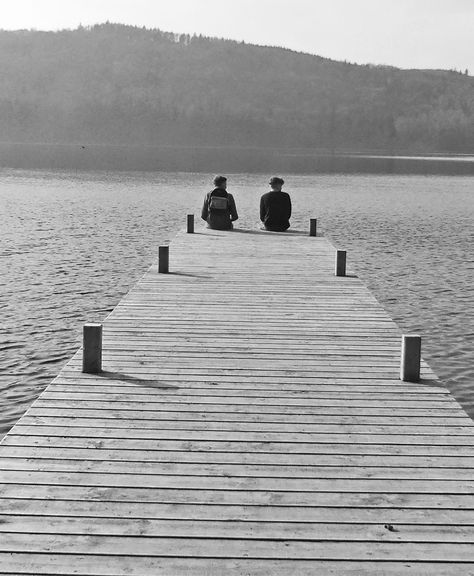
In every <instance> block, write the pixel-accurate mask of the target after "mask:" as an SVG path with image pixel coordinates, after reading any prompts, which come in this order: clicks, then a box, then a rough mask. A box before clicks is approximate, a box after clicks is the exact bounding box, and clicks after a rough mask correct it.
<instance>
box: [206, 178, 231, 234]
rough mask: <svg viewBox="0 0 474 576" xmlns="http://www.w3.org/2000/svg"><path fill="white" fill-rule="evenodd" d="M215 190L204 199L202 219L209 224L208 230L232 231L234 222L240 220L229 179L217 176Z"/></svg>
mask: <svg viewBox="0 0 474 576" xmlns="http://www.w3.org/2000/svg"><path fill="white" fill-rule="evenodd" d="M214 186H215V188H214V190H212V191H211V192H208V193H207V194H206V196H205V198H204V204H203V206H202V212H201V218H202V219H203V220H205V221H206V222H207V227H208V228H213V229H214V230H232V228H233V226H232V222H234V221H235V220H237V219H238V217H239V216H238V214H237V208H236V207H235V201H234V197H233V196H232V194H229V193H228V192H227V190H226V188H227V178H226V177H225V176H216V177H215V178H214Z"/></svg>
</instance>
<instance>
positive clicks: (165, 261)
mask: <svg viewBox="0 0 474 576" xmlns="http://www.w3.org/2000/svg"><path fill="white" fill-rule="evenodd" d="M169 267H170V247H169V246H160V247H159V248H158V272H160V273H161V274H168V272H169Z"/></svg>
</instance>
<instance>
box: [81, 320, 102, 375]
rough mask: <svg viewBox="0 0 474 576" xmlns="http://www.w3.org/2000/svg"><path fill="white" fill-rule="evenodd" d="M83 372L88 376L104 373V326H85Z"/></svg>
mask: <svg viewBox="0 0 474 576" xmlns="http://www.w3.org/2000/svg"><path fill="white" fill-rule="evenodd" d="M82 371H83V372H86V373H87V374H98V373H99V372H102V324H84V330H83V334H82Z"/></svg>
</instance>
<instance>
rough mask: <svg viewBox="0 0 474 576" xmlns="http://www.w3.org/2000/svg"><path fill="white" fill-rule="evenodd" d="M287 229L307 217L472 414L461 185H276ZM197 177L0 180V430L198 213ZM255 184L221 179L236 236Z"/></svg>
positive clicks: (431, 180)
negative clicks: (85, 327)
mask: <svg viewBox="0 0 474 576" xmlns="http://www.w3.org/2000/svg"><path fill="white" fill-rule="evenodd" d="M285 178H286V185H285V189H286V190H287V191H288V192H290V193H291V195H292V200H293V205H294V216H293V218H292V225H293V227H304V228H305V229H306V228H307V225H308V220H309V218H310V217H317V218H318V229H319V230H320V231H322V232H323V233H324V234H325V235H326V236H328V237H329V238H330V239H331V241H332V242H333V243H334V244H335V245H336V246H337V247H338V248H340V249H346V250H347V251H348V259H349V265H350V266H351V267H352V268H353V269H354V270H355V271H356V272H357V274H358V275H359V276H360V277H361V278H362V279H363V280H364V281H365V283H366V284H367V285H368V286H369V287H370V288H371V289H372V291H373V292H374V293H375V295H376V296H377V298H378V299H379V301H380V302H382V303H383V304H384V306H385V307H386V309H387V310H388V312H389V313H390V314H391V316H392V317H393V318H394V319H395V321H396V322H397V323H398V324H399V325H400V326H401V327H402V328H403V329H404V331H406V332H417V333H420V334H421V335H422V337H423V356H424V358H425V359H426V360H427V361H428V362H429V363H430V365H431V366H432V368H433V369H434V370H435V372H437V373H438V375H439V376H440V378H441V379H442V380H443V381H444V382H445V383H446V384H447V386H448V387H449V388H450V389H451V390H452V391H453V393H454V394H455V396H456V397H457V399H458V400H459V401H460V402H461V403H462V404H463V405H464V407H465V408H466V409H467V411H468V412H469V413H470V414H471V416H473V415H474V389H473V383H474V357H473V349H474V285H473V272H474V256H473V253H472V246H473V239H474V178H473V177H472V176H435V175H433V176H417V175H352V174H351V175H349V174H348V175H335V174H327V175H289V176H287V177H285ZM210 181H211V175H210V174H198V173H196V174H192V173H165V172H157V173H153V172H142V173H137V172H133V173H119V172H93V173H92V172H91V173H87V172H74V173H69V172H55V173H54V172H46V171H38V172H28V171H20V170H7V169H3V170H1V171H0V216H1V226H0V311H1V322H2V331H1V333H0V434H3V433H5V432H6V431H7V430H8V429H9V428H10V427H11V425H12V424H13V423H14V422H15V421H16V420H17V419H18V417H19V416H20V415H21V414H22V413H23V412H24V411H25V409H26V408H27V407H28V406H29V405H30V404H31V402H32V401H33V400H34V399H35V398H36V397H37V396H38V395H39V393H40V392H41V391H42V390H43V389H44V387H45V386H46V385H47V384H48V383H49V382H50V380H51V379H52V378H53V377H54V376H55V375H56V374H57V373H58V372H59V370H60V368H61V367H62V366H63V364H64V363H65V362H66V361H67V360H68V359H69V358H70V356H71V355H72V354H73V352H75V350H77V348H78V347H79V345H80V339H81V333H82V324H83V323H84V322H89V321H101V320H103V319H104V317H105V316H106V314H107V313H108V311H110V310H111V309H112V308H113V307H114V306H115V305H116V304H117V302H118V301H119V300H120V298H121V296H122V295H123V294H124V293H125V292H126V291H128V289H129V288H130V287H131V285H133V284H134V283H135V282H136V280H137V279H138V278H139V277H140V276H141V275H142V273H143V272H144V271H145V270H146V269H147V268H148V266H149V265H150V264H151V262H152V261H153V260H154V259H155V258H156V253H157V246H158V245H159V244H162V243H166V242H168V241H169V240H171V239H172V238H173V236H174V234H175V233H176V232H177V230H178V229H179V228H182V227H184V225H185V219H186V214H187V213H194V214H196V216H197V217H198V215H199V213H200V207H201V202H202V198H203V196H204V193H205V192H207V191H208V190H209V189H210V185H209V182H210ZM267 181H268V176H267V175H248V174H234V175H231V176H229V191H231V192H232V193H233V194H234V196H235V199H236V202H237V208H238V210H239V215H240V219H239V221H238V225H239V227H243V228H249V227H252V228H253V227H255V226H256V225H257V218H258V216H257V215H258V204H259V198H260V195H261V193H262V192H264V191H266V190H267Z"/></svg>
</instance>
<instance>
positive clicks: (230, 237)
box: [0, 230, 474, 576]
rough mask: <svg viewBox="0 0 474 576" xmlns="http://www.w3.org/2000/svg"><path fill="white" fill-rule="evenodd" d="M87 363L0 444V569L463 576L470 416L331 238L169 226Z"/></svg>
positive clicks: (470, 513) (472, 537) (470, 514)
mask: <svg viewBox="0 0 474 576" xmlns="http://www.w3.org/2000/svg"><path fill="white" fill-rule="evenodd" d="M349 272H350V271H349ZM81 357H82V352H81V351H79V352H78V353H77V354H76V355H75V356H74V357H73V358H72V360H71V361H70V362H69V363H68V364H67V366H66V367H65V368H64V369H63V370H62V371H61V373H60V374H59V376H58V377H57V378H56V379H55V380H54V381H53V382H52V384H50V386H49V387H48V388H47V389H46V390H45V391H44V392H43V394H42V395H41V396H40V398H39V399H38V400H37V401H36V402H35V403H34V404H33V405H32V406H31V408H30V409H29V410H28V411H27V412H26V414H25V415H24V416H23V417H22V418H21V419H20V420H19V422H18V423H17V425H16V426H14V427H13V429H12V430H11V431H10V433H9V434H8V435H7V436H6V437H5V439H4V441H3V443H2V445H1V446H0V480H1V485H0V574H35V575H52V574H61V575H66V574H67V575H72V574H78V575H88V576H92V575H95V576H99V575H101V576H105V575H107V576H119V575H125V574H127V575H135V576H144V575H152V576H158V575H164V576H174V575H180V576H182V575H186V576H190V575H191V576H194V575H199V576H236V575H239V576H240V575H242V576H243V575H249V576H254V575H255V576H274V575H275V576H281V575H286V576H290V575H291V576H294V575H297V576H300V575H301V576H310V575H311V576H322V575H326V574H334V575H349V574H350V575H371V576H390V575H394V574H413V575H416V576H419V575H423V574H430V575H446V576H448V575H450V576H451V575H462V576H468V575H472V574H474V496H473V486H474V425H473V422H472V420H471V419H469V418H468V417H467V415H466V414H465V412H464V411H463V410H462V409H461V407H460V406H459V405H458V404H457V402H456V401H455V400H454V399H453V398H452V396H451V395H450V394H449V393H448V391H447V390H446V389H445V388H444V387H443V386H441V385H440V383H439V382H438V381H437V380H436V377H435V375H434V374H433V373H432V372H431V370H430V369H429V367H428V366H427V365H426V364H425V363H423V364H422V380H421V382H420V383H418V384H413V383H407V382H401V381H400V380H399V363H400V361H399V358H400V330H399V328H398V327H397V326H396V324H395V323H394V322H393V321H392V320H391V319H390V317H389V316H388V315H387V313H386V312H385V311H384V309H383V308H382V306H381V305H380V304H379V303H378V302H377V301H376V300H375V298H374V297H373V296H372V294H371V293H370V292H369V290H368V289H367V288H366V287H365V285H364V284H363V283H362V282H361V281H360V280H359V279H358V278H357V276H355V275H354V274H353V273H349V274H348V275H347V276H345V277H337V276H335V275H334V247H333V246H332V245H331V244H330V243H329V242H328V241H327V240H326V239H324V238H322V237H316V238H314V237H309V236H308V235H306V234H303V233H301V234H299V233H294V232H293V233H287V234H272V233H265V232H260V231H253V232H250V231H247V232H245V231H239V230H236V231H234V232H219V231H213V230H199V231H197V232H196V233H195V234H186V233H184V232H183V233H180V234H179V235H178V236H177V238H176V239H175V240H174V241H173V242H172V243H171V246H170V273H169V274H159V273H158V272H157V266H156V264H155V265H154V266H153V267H152V268H150V270H149V271H148V272H147V273H146V274H145V275H144V276H143V278H142V279H141V280H140V281H139V282H138V283H137V284H136V285H135V286H134V287H133V289H132V290H131V291H130V292H129V293H128V294H127V295H126V296H125V297H124V298H123V300H122V301H121V302H120V303H119V305H118V306H117V307H116V308H115V310H114V311H113V312H112V313H111V314H110V316H109V317H108V318H107V319H106V320H105V322H104V350H103V369H104V372H103V373H101V374H99V375H91V374H83V373H82V372H81Z"/></svg>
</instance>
